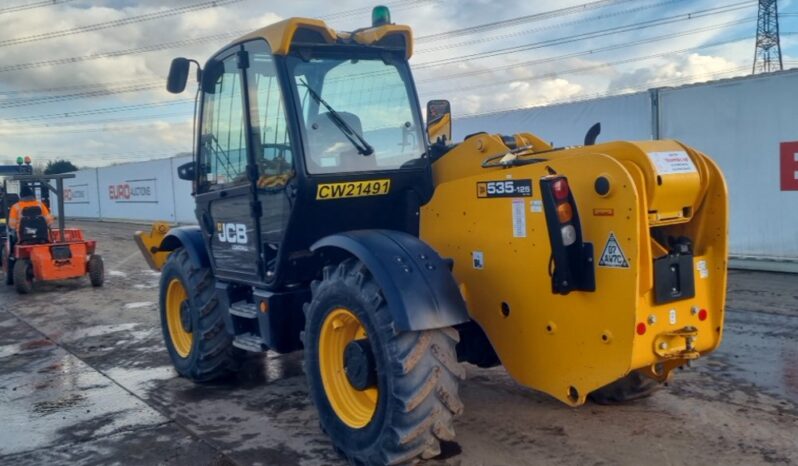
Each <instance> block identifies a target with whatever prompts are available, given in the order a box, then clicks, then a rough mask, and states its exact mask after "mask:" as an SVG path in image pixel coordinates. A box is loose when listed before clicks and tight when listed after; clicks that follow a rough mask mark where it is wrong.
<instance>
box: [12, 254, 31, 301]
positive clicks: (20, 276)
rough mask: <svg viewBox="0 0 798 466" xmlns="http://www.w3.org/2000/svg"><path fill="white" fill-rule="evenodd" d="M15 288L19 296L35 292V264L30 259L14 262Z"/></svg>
mask: <svg viewBox="0 0 798 466" xmlns="http://www.w3.org/2000/svg"><path fill="white" fill-rule="evenodd" d="M14 287H15V288H16V289H17V293H19V294H28V293H30V292H32V291H33V264H32V263H31V261H30V260H28V259H17V260H16V261H14Z"/></svg>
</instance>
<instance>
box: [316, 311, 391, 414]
mask: <svg viewBox="0 0 798 466" xmlns="http://www.w3.org/2000/svg"><path fill="white" fill-rule="evenodd" d="M362 338H366V329H365V327H363V324H362V323H360V321H359V320H358V318H357V317H355V315H354V314H353V313H352V312H351V311H350V310H348V309H344V308H336V309H333V310H332V312H330V313H329V314H328V315H327V318H326V319H324V323H323V324H322V325H321V333H320V335H319V371H320V372H321V382H322V385H323V386H324V392H325V393H326V394H327V399H328V400H329V401H330V405H331V406H332V408H333V411H335V414H336V415H338V418H339V419H340V420H341V421H343V423H344V424H346V425H347V426H349V427H352V428H353V429H359V428H361V427H364V426H366V425H367V424H368V423H369V421H371V418H372V417H373V416H374V412H375V411H376V410H377V396H378V391H377V389H376V388H367V389H365V390H362V391H361V390H358V389H356V388H355V387H353V386H352V385H351V384H350V383H349V379H348V378H347V376H346V372H345V370H344V349H345V348H346V345H347V344H349V342H351V341H352V340H359V339H362Z"/></svg>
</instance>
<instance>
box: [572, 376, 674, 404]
mask: <svg viewBox="0 0 798 466" xmlns="http://www.w3.org/2000/svg"><path fill="white" fill-rule="evenodd" d="M661 387H662V384H661V383H659V382H657V381H656V380H654V379H651V378H649V377H646V376H644V375H641V374H639V373H638V372H632V373H631V374H629V375H627V376H626V377H623V378H621V379H618V380H616V381H615V382H612V383H611V384H608V385H605V386H603V387H601V388H599V389H598V390H596V391H594V392H592V393H590V394H589V395H588V396H587V397H588V398H589V399H590V401H592V402H594V403H597V404H600V405H616V404H622V403H628V402H630V401H634V400H639V399H642V398H648V397H649V396H651V395H653V394H654V393H655V392H656V391H657V390H659V389H660V388H661Z"/></svg>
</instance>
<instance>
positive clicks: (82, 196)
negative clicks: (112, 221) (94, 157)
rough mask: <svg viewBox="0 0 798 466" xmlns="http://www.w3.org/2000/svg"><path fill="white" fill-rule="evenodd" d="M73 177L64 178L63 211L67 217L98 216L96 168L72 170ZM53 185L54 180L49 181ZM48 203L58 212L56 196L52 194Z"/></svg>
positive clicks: (98, 200) (98, 201)
mask: <svg viewBox="0 0 798 466" xmlns="http://www.w3.org/2000/svg"><path fill="white" fill-rule="evenodd" d="M74 174H75V178H69V179H66V180H64V212H65V213H66V216H67V217H73V218H75V217H76V218H99V217H100V199H99V196H98V192H97V169H96V168H90V169H87V170H80V171H77V172H74ZM50 183H51V184H52V185H54V186H55V181H51V182H50ZM50 205H51V206H52V207H53V209H52V210H53V212H54V213H56V215H57V212H58V196H52V198H51V201H50Z"/></svg>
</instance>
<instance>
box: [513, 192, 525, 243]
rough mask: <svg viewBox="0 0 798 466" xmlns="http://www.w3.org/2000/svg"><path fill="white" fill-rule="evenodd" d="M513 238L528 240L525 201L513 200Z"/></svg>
mask: <svg viewBox="0 0 798 466" xmlns="http://www.w3.org/2000/svg"><path fill="white" fill-rule="evenodd" d="M513 238H526V210H525V209H524V200H523V199H513Z"/></svg>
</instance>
